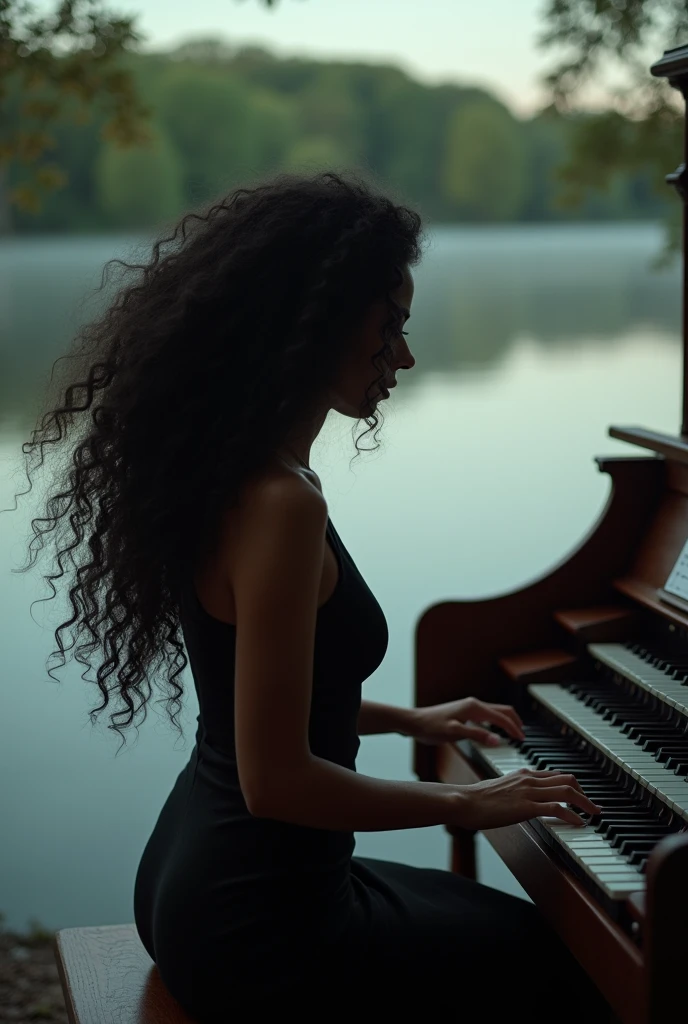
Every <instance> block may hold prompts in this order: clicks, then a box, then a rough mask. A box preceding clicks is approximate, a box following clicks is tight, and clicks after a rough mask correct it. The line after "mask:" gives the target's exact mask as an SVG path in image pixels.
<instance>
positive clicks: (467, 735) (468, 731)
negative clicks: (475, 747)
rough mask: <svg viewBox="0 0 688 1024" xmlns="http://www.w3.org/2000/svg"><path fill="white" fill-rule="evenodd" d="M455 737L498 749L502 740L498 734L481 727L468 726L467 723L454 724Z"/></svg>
mask: <svg viewBox="0 0 688 1024" xmlns="http://www.w3.org/2000/svg"><path fill="white" fill-rule="evenodd" d="M452 724H453V726H454V730H455V735H456V736H457V737H458V738H459V739H464V740H474V741H475V742H476V743H486V744H487V745H488V746H490V747H498V746H499V744H500V743H501V740H500V738H499V736H498V735H497V733H496V732H492V731H491V730H490V729H485V728H483V727H482V726H480V725H466V723H465V722H454V723H452Z"/></svg>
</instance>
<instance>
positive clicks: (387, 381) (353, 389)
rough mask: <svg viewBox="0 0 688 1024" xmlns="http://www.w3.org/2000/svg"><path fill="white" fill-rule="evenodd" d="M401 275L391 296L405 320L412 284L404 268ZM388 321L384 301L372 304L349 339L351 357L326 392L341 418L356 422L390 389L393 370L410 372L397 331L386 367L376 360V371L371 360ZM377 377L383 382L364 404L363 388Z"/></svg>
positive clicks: (402, 337)
mask: <svg viewBox="0 0 688 1024" xmlns="http://www.w3.org/2000/svg"><path fill="white" fill-rule="evenodd" d="M402 274H403V280H402V282H401V284H400V285H399V287H398V288H396V289H395V290H394V291H392V293H391V295H392V298H394V299H395V300H396V302H398V304H399V305H400V306H401V307H402V309H403V310H404V312H403V314H402V316H403V317H405V318H407V316H408V315H410V312H411V303H412V301H413V290H414V283H413V278H412V276H411V272H410V270H409V269H408V267H404V268H403V270H402ZM388 318H389V311H388V308H387V304H386V302H384V301H381V302H377V303H375V305H374V306H372V307H371V310H370V312H369V313H368V315H367V317H366V318H365V320H364V321H363V323H362V325H361V327H360V328H359V329H358V331H357V332H356V334H355V335H354V337H353V339H352V349H351V351H352V355H351V358H350V359H349V360H348V362H347V363H346V364H345V366H344V367H343V369H342V371H341V373H340V376H339V380H338V382H337V384H336V385H335V387H334V388H333V389H332V390H331V392H330V407H331V408H332V409H335V410H336V411H337V412H340V413H342V414H343V415H344V416H350V417H352V418H354V419H359V418H360V417H362V416H367V415H369V414H370V413H371V412H372V411H373V410H374V409H375V408H376V406H377V404H378V403H379V402H380V401H382V400H383V399H384V398H388V397H389V395H388V392H387V391H385V390H384V387H385V385H386V386H387V387H390V386H392V387H393V386H394V384H395V381H396V374H397V370H398V369H400V368H401V367H403V368H405V369H409V370H410V369H411V367H412V366H414V365H415V362H416V361H415V359H414V358H413V355H412V354H411V350H410V348H409V346H408V343H407V340H406V337H405V335H404V334H402V333H401V330H402V329H403V328H401V329H400V330H399V331H398V332H397V333H396V334H395V336H394V338H393V339H392V341H391V343H390V344H391V348H392V354H391V356H390V357H389V358H390V363H389V365H388V366H386V365H385V361H384V358H383V357H379V358H378V360H377V363H378V367H379V369H376V367H375V364H374V363H373V361H372V360H373V356H374V355H375V353H376V352H379V351H380V349H381V348H382V345H383V343H384V339H383V336H382V327H383V324H384V323H385V322H386V320H387V319H388ZM381 374H384V378H383V381H381V382H380V383H379V384H378V385H377V386H376V393H375V394H371V398H370V399H369V401H368V402H366V389H367V388H369V387H370V386H371V385H372V384H373V383H374V382H375V380H376V379H377V378H378V377H379V376H380V375H381ZM371 402H372V405H371V404H370V403H371Z"/></svg>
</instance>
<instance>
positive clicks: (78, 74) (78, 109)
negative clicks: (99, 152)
mask: <svg viewBox="0 0 688 1024" xmlns="http://www.w3.org/2000/svg"><path fill="white" fill-rule="evenodd" d="M35 10H36V7H35V4H33V3H30V2H27V0H0V111H2V110H3V107H5V111H4V113H5V114H6V115H7V113H8V111H7V106H8V103H7V101H8V100H9V98H10V94H11V93H12V94H13V96H14V97H15V110H14V113H15V115H16V114H17V113H18V117H17V116H15V117H8V116H5V117H2V119H1V120H0V125H2V128H4V129H7V128H8V127H9V128H10V130H9V131H8V130H2V128H0V202H1V201H2V197H3V194H4V189H3V188H2V184H3V177H4V175H5V174H6V169H7V165H8V164H10V165H11V163H12V162H16V163H18V164H19V165H20V166H22V167H23V168H26V169H27V173H26V174H25V175H23V176H22V180H21V181H20V182H19V183H17V184H16V185H15V187H14V188H13V189H12V190H11V191H10V194H9V200H10V202H12V203H15V204H16V205H17V206H19V208H20V209H28V210H33V211H36V210H38V209H40V206H41V195H42V194H44V193H45V192H46V191H48V190H50V189H53V188H56V187H60V186H62V185H64V184H65V177H64V174H63V172H62V170H61V169H60V167H59V166H58V165H57V164H56V163H54V162H51V161H50V160H48V159H45V155H46V154H47V153H48V152H49V151H50V150H51V149H54V147H55V136H54V134H52V133H51V131H50V130H49V129H50V128H51V126H52V125H53V124H54V123H55V122H56V121H57V120H58V119H59V118H60V117H61V116H63V115H64V114H65V113H66V112H68V113H69V114H70V115H71V116H72V117H73V118H75V121H74V123H76V124H83V123H85V122H87V121H88V120H89V118H90V117H91V115H92V112H93V109H94V108H95V107H97V106H98V105H100V104H105V106H106V108H108V109H109V117H108V119H107V120H106V122H105V123H104V124H103V129H102V130H103V135H104V137H105V138H108V139H113V140H115V141H117V142H119V143H120V144H122V145H125V146H126V145H135V144H137V143H141V142H145V140H146V138H147V134H146V131H145V118H146V115H147V110H146V107H145V106H144V105H143V104H142V103H141V101H140V99H139V97H138V96H137V95H136V93H135V91H134V90H133V88H132V83H131V80H130V78H129V76H128V75H127V73H126V71H125V70H124V69H123V68H122V67H121V66H120V65H119V64H118V63H117V57H118V56H119V55H120V54H122V53H124V52H126V51H127V50H128V49H129V48H130V47H131V46H132V45H134V44H135V43H136V42H137V41H138V40H139V39H140V36H139V34H138V33H137V32H136V31H135V29H134V28H133V21H134V19H133V18H132V17H123V16H120V15H116V14H111V13H110V12H109V11H107V10H106V9H104V8H103V6H102V3H101V0H61V2H60V3H58V4H57V6H56V8H55V10H54V12H52V13H50V14H48V15H44V16H36V13H35ZM17 96H18V97H20V100H19V104H18V110H17V109H16V97H17ZM73 100H77V101H78V102H77V103H76V104H74V103H73V102H72V101H73ZM5 217H6V211H5ZM2 219H3V215H2V212H0V222H1V221H2Z"/></svg>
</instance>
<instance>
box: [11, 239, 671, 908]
mask: <svg viewBox="0 0 688 1024" xmlns="http://www.w3.org/2000/svg"><path fill="white" fill-rule="evenodd" d="M661 241H662V232H661V229H660V228H658V227H654V226H652V225H645V226H637V225H621V226H566V227H557V226H548V227H543V228H540V227H538V228H525V227H514V228H508V229H502V228H488V229H481V230H457V229H453V228H452V229H446V230H438V231H436V233H435V234H434V236H433V244H432V248H431V250H430V251H429V252H428V254H427V256H426V258H425V261H424V263H423V264H422V265H421V266H420V267H418V268H417V269H416V271H415V278H416V296H415V299H414V303H413V316H412V319H411V321H410V323H409V331H410V334H409V341H410V343H411V347H412V350H413V351H414V354H415V356H416V360H417V362H416V366H415V368H414V370H413V371H412V372H410V373H404V372H400V373H399V387H398V388H397V389H396V391H395V392H393V394H392V397H391V399H390V400H389V401H388V402H386V403H385V404H384V412H385V417H386V423H385V426H384V428H383V430H382V432H381V440H382V447H381V448H380V449H379V450H378V451H377V452H376V453H374V454H371V455H368V456H366V457H365V458H363V457H362V458H360V459H357V460H356V462H355V463H354V465H353V468H352V469H351V470H350V469H349V459H350V456H351V454H352V443H351V427H352V423H353V421H351V420H346V419H344V418H343V417H341V416H339V415H338V414H335V413H333V414H331V419H330V420H329V421H328V422H327V424H326V426H325V428H324V431H323V433H322V435H321V437H320V438H319V439H318V441H317V442H316V446H315V447H314V450H313V459H312V463H313V466H314V468H315V469H316V470H317V472H318V473H319V475H320V477H321V479H322V482H323V488H324V492H325V496H326V498H327V500H328V504H329V507H330V513H331V516H332V518H333V520H334V522H335V524H336V526H337V530H338V531H339V533H340V534H341V536H342V538H343V540H344V543H345V544H346V545H347V547H348V548H349V550H350V551H351V553H352V555H353V556H354V558H355V559H356V561H357V563H358V565H359V567H360V569H361V571H362V572H363V574H364V576H365V577H366V579H367V581H368V583H369V585H370V586H371V588H372V589H373V591H374V593H375V594H376V596H377V598H378V600H379V601H380V603H381V605H382V607H383V608H384V610H385V613H386V615H387V619H388V623H389V632H390V643H389V649H388V653H387V656H386V658H385V660H384V661H383V663H382V665H381V666H380V668H379V669H378V670H377V672H376V673H375V674H374V675H373V676H371V677H370V679H369V680H368V681H367V682H366V684H365V687H364V692H365V695H366V696H367V697H368V698H370V699H373V700H379V701H386V702H389V703H392V704H403V705H408V704H410V703H412V700H413V698H412V686H413V638H414V629H415V624H416V622H417V620H418V618H419V616H420V615H421V614H422V612H423V611H424V609H426V608H427V607H428V606H429V605H431V604H434V603H436V602H438V601H442V600H446V599H451V598H462V599H471V598H482V597H486V596H492V595H495V594H498V593H503V592H505V591H510V590H514V589H517V588H520V587H522V586H523V585H524V584H526V583H527V582H529V581H530V580H532V579H533V578H534V577H536V576H539V575H540V574H542V573H544V572H546V571H547V570H549V569H550V568H551V567H552V566H553V565H554V564H555V563H556V562H558V561H560V560H561V559H563V558H565V557H566V555H567V553H569V552H571V550H572V549H573V548H574V547H576V546H577V545H578V543H579V542H580V541H581V539H582V538H583V537H584V536H585V535H586V534H587V532H588V531H589V530H590V529H591V527H592V525H593V524H594V523H595V521H596V519H597V517H598V515H599V514H600V512H601V510H602V508H603V506H604V504H605V501H606V498H607V494H608V480H607V477H606V476H604V475H602V474H600V473H598V471H597V469H596V466H595V465H594V463H593V456H595V455H596V454H613V453H615V452H621V453H626V454H636V453H638V454H640V452H639V450H638V449H633V448H631V447H630V446H628V445H625V444H623V443H622V442H618V441H614V440H612V439H609V438H608V437H607V436H606V431H607V427H608V426H609V425H610V424H611V423H615V424H641V425H644V426H648V427H653V428H655V429H658V430H664V431H668V432H674V431H676V430H677V429H678V425H679V404H680V403H679V371H680V349H679V330H680V326H679V325H680V319H679V318H680V285H679V268H678V265H674V266H673V267H671V268H670V269H668V270H664V271H662V272H661V273H657V272H654V271H653V270H652V269H651V268H650V262H651V260H652V258H653V257H654V256H655V255H656V253H657V252H658V250H659V248H660V246H661ZM135 242H136V240H135V239H126V238H125V239H123V238H121V237H119V238H97V239H93V238H91V239H74V238H64V239H61V238H57V239H55V238H51V239H34V240H30V241H13V242H7V241H5V242H2V243H0V359H1V363H0V370H1V372H0V507H2V508H8V507H12V506H13V505H14V494H15V492H17V491H23V490H24V489H25V488H26V486H27V485H26V476H25V474H24V470H23V465H24V463H23V456H22V455H21V442H22V441H23V440H25V439H27V438H28V436H29V432H30V430H31V428H32V427H33V425H34V422H35V416H36V413H37V412H38V409H39V404H40V403H39V399H40V395H41V392H42V389H43V387H44V385H45V384H46V382H47V380H48V378H49V375H50V368H51V366H52V363H53V361H54V359H56V358H57V356H59V355H61V354H62V353H63V352H64V351H65V347H66V346H67V344H68V342H69V340H70V338H71V336H72V333H73V331H74V328H75V326H76V325H77V324H78V322H79V321H80V320H83V319H86V318H88V316H89V315H92V314H93V313H95V310H96V308H97V300H96V302H95V303H94V302H92V301H90V300H89V301H88V302H86V303H85V304H84V301H83V300H84V299H86V298H87V296H88V294H89V291H90V289H92V288H95V287H97V286H98V284H99V283H100V272H101V269H102V266H103V264H104V262H105V261H106V260H107V259H110V258H111V257H112V256H115V255H118V256H124V257H126V255H127V253H128V252H131V248H132V246H133V245H134V244H135ZM60 365H62V364H60ZM360 432H362V428H361V427H359V433H360ZM366 443H367V444H370V440H369V438H368V439H367V440H366ZM46 483H47V481H43V479H42V477H41V476H40V474H36V476H35V484H34V490H33V491H32V492H31V494H30V495H27V496H24V497H21V498H20V499H19V509H18V511H17V512H14V513H4V514H2V515H0V611H1V613H2V623H3V642H2V646H1V648H0V686H1V687H2V696H3V702H2V706H3V714H2V716H0V750H1V751H2V754H1V755H0V757H1V758H2V768H3V782H4V785H3V786H2V793H3V795H2V807H1V811H2V821H3V824H4V829H3V833H4V836H3V838H4V841H3V844H2V849H1V850H0V910H2V911H4V912H5V913H6V914H7V919H8V925H9V926H10V927H15V928H24V927H25V926H26V925H27V924H28V922H29V920H30V919H31V918H34V917H35V918H38V919H39V920H41V921H42V923H44V924H45V925H46V926H48V927H52V928H56V927H69V926H73V925H78V924H81V925H95V924H115V923H121V922H129V921H132V920H133V911H132V889H133V881H134V874H135V871H136V866H137V864H138V859H139V856H140V854H141V851H142V849H143V846H144V844H145V842H146V839H147V837H148V834H149V832H150V829H151V828H152V826H153V823H154V821H155V818H156V816H157V813H158V811H159V809H160V807H161V805H162V803H163V801H164V799H165V797H166V795H167V793H168V791H169V788H170V787H171V785H172V783H173V782H174V779H175V777H176V775H177V773H178V772H179V770H180V769H181V768H182V766H183V764H184V763H185V761H186V760H187V758H188V756H189V752H190V750H191V748H192V746H193V742H194V731H195V724H196V723H195V719H196V715H197V713H198V707H197V703H196V701H195V698H194V696H193V685H192V681H191V678H190V675H188V669H187V676H186V677H185V682H186V685H187V695H188V697H187V706H186V709H185V714H184V716H183V717H182V718H181V722H182V725H183V728H184V740H180V739H179V737H178V735H177V733H176V732H175V731H174V730H173V728H172V727H171V726H170V725H169V724H168V720H167V717H166V712H165V710H164V705H163V704H160V705H157V706H155V707H151V713H150V714H149V717H148V720H147V722H146V723H145V725H144V726H143V727H142V728H141V730H140V733H139V738H138V740H135V734H134V733H133V732H131V733H130V738H129V741H128V748H126V749H123V750H122V752H121V753H120V755H119V756H118V757H117V758H116V759H115V757H114V754H115V750H116V749H117V746H118V743H119V741H118V739H117V737H114V738H113V737H112V735H111V734H109V733H108V731H107V729H106V727H105V724H103V723H101V724H100V725H99V726H97V727H96V728H95V729H93V728H92V727H91V725H90V723H89V720H88V718H87V711H88V710H89V709H90V708H91V707H93V706H95V704H96V703H97V702H98V700H97V698H98V691H97V689H96V686H95V684H94V683H93V682H90V681H84V680H83V679H82V678H81V675H82V673H84V672H85V671H86V670H85V669H84V667H83V666H81V665H79V664H78V663H77V664H76V665H75V664H74V662H73V661H70V662H68V664H67V666H66V667H65V668H64V669H62V670H61V671H59V673H56V674H57V675H58V678H59V680H60V682H59V683H55V682H53V681H52V680H51V679H50V678H49V677H48V676H47V673H46V669H45V663H46V659H47V658H48V655H49V654H50V652H51V651H52V649H53V647H54V635H53V633H54V630H55V628H56V627H57V626H58V625H59V624H60V623H61V622H62V621H63V620H64V619H66V618H68V617H69V614H70V613H69V612H68V611H67V609H66V605H67V604H68V602H67V600H66V598H65V597H64V595H63V594H62V592H61V591H58V597H57V598H55V599H54V600H51V601H47V602H46V603H44V604H37V605H35V606H34V608H33V609H32V610H31V613H30V612H29V604H30V602H31V601H32V600H33V599H36V598H47V597H49V596H50V594H51V591H50V588H49V586H48V585H47V583H45V582H44V580H43V579H42V576H41V573H47V572H48V571H51V570H53V562H52V551H51V549H48V553H47V555H43V556H42V557H41V558H40V559H39V561H38V564H37V566H36V567H35V568H34V570H33V571H32V573H30V574H24V575H19V574H16V575H13V574H12V573H11V571H10V570H11V569H12V568H17V567H18V566H19V565H21V564H23V562H24V559H25V551H26V544H27V542H28V539H29V538H30V536H32V534H31V533H30V527H29V523H30V519H31V516H32V515H38V514H40V511H39V510H42V506H41V505H40V496H41V492H42V489H43V487H44V486H45V485H46ZM63 640H64V642H65V643H67V642H68V637H67V636H65V635H64V634H63ZM96 667H97V666H96ZM94 675H95V667H94V668H93V669H91V670H89V671H88V678H89V680H92V679H93V678H94ZM156 696H157V697H160V696H161V694H160V693H158V694H156ZM104 721H107V719H105V720H104ZM411 757H412V749H411V743H410V741H409V740H406V739H403V738H401V737H399V736H379V737H365V738H364V739H363V742H362V746H361V751H360V755H359V761H358V768H359V771H360V772H362V773H364V774H368V775H374V776H378V777H384V778H390V779H400V780H404V779H415V776H414V775H413V773H412V770H411ZM357 852H358V853H359V854H360V855H366V856H372V857H381V858H387V859H391V860H402V861H406V862H408V863H412V864H418V865H424V866H430V867H446V866H447V865H448V856H449V846H448V840H447V837H446V833H445V831H444V829H443V828H442V827H441V826H438V827H436V828H424V829H411V830H408V831H397V832H379V833H360V834H359V835H358V836H357ZM480 869H481V877H482V880H483V881H486V882H488V883H490V884H493V885H495V886H497V887H499V888H504V889H507V890H508V891H512V892H521V890H520V888H519V887H518V885H517V884H516V883H515V881H514V880H513V879H512V877H511V875H510V874H509V872H507V871H506V869H505V868H504V867H503V865H502V864H501V862H500V861H499V860H498V859H497V858H496V857H495V856H494V854H492V851H491V849H490V848H489V847H488V845H487V843H485V842H483V843H482V844H481V847H480Z"/></svg>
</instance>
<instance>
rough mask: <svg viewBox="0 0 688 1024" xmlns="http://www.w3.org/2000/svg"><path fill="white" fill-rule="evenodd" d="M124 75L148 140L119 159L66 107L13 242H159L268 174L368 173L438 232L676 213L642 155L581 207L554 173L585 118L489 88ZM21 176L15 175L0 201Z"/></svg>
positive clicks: (200, 42)
mask: <svg viewBox="0 0 688 1024" xmlns="http://www.w3.org/2000/svg"><path fill="white" fill-rule="evenodd" d="M119 64H120V67H121V70H122V71H123V72H127V73H129V74H131V76H132V79H133V81H134V84H135V86H136V89H137V92H138V94H139V95H140V96H141V97H142V98H143V100H144V101H145V103H146V105H147V106H148V108H149V111H150V119H149V122H148V126H147V133H146V134H147V141H146V142H142V141H137V142H134V144H132V145H130V146H128V147H122V145H121V144H120V143H119V142H118V141H117V140H115V139H114V138H111V137H109V135H108V132H107V131H104V126H105V125H106V120H107V115H106V112H105V111H104V110H102V111H99V110H98V109H97V107H96V109H95V110H94V111H93V112H92V113H91V114H90V120H87V121H85V122H84V120H83V118H81V119H80V118H79V116H78V114H77V100H76V99H75V100H74V101H70V100H69V99H67V101H66V103H65V105H64V109H63V111H62V116H61V117H60V118H59V120H57V121H56V122H55V123H54V124H53V125H52V126H51V136H52V143H51V150H52V154H51V155H52V157H53V158H54V160H55V162H56V164H57V165H59V167H60V168H61V170H62V172H63V180H62V184H61V186H60V187H59V188H57V189H56V190H54V191H52V192H51V193H50V194H49V195H47V196H46V197H45V198H44V199H43V201H42V204H41V208H40V209H39V210H37V211H29V210H23V209H12V210H11V216H10V223H9V230H10V231H12V232H15V233H36V232H38V233H45V232H68V231H69V232H101V231H113V230H131V229H139V228H148V227H154V226H157V225H159V224H161V223H163V222H169V221H172V220H174V219H176V218H178V217H179V216H180V215H181V214H182V213H183V212H184V211H185V210H187V209H189V208H190V207H196V206H198V205H199V204H203V203H205V202H207V201H209V200H212V199H213V198H216V197H218V196H220V195H223V194H225V193H227V192H228V191H230V190H231V189H232V188H234V187H236V186H237V185H240V184H247V185H250V184H251V183H252V182H254V181H255V180H256V179H257V178H260V177H262V176H265V175H268V174H271V173H273V172H276V171H280V170H297V171H308V170H315V169H320V168H333V169H337V168H355V169H358V170H359V171H360V172H361V173H363V174H370V175H371V176H372V177H373V178H374V179H375V180H376V181H377V182H379V183H380V184H381V185H383V186H385V187H388V188H389V189H391V190H393V192H394V193H395V195H396V196H397V198H398V199H399V200H401V201H406V202H408V203H410V204H412V205H414V206H416V207H417V208H418V209H419V210H420V211H421V213H422V214H423V215H424V216H425V217H427V218H428V219H429V220H430V221H433V222H435V223H471V224H475V223H489V222H499V223H504V222H543V221H561V220H573V219H576V220H615V219H616V220H618V219H624V220H629V219H648V218H652V219H656V218H659V217H664V216H666V214H667V210H668V209H669V207H670V205H671V204H672V203H673V202H675V199H673V198H672V196H671V194H670V192H669V190H668V189H666V186H664V187H663V186H662V183H661V180H658V175H657V172H656V167H653V165H652V157H653V154H651V153H648V164H647V166H643V164H642V161H641V162H640V163H636V164H634V165H633V166H630V167H623V166H622V167H620V168H617V169H615V170H614V173H613V174H611V175H610V176H609V178H608V180H607V182H606V188H604V189H600V188H596V187H592V186H591V187H589V188H588V189H586V190H585V192H584V194H583V195H582V196H581V195H577V196H576V201H575V203H574V201H573V199H572V198H571V197H570V196H567V185H566V180H565V176H562V175H561V173H560V172H561V168H562V167H563V166H564V165H565V163H566V160H567V158H568V156H569V154H570V149H571V141H572V139H573V137H574V134H575V132H576V130H577V129H578V130H579V129H580V126H581V121H584V120H585V118H586V116H590V115H585V114H581V113H575V114H573V113H562V112H561V111H559V110H557V109H556V108H555V107H554V106H552V107H549V108H548V109H547V110H544V111H542V112H540V113H538V114H537V115H535V116H533V117H527V118H520V117H517V116H516V115H515V114H514V113H513V112H512V111H510V110H509V109H508V107H507V106H506V105H505V104H504V103H502V102H501V101H500V100H499V99H498V98H497V97H496V96H495V95H493V94H492V93H491V92H489V91H488V90H486V89H482V88H475V87H470V86H463V85H458V84H449V83H445V84H440V85H427V84H423V83H421V82H418V81H415V80H414V79H413V78H411V77H410V76H409V75H407V74H406V73H405V72H404V71H403V70H401V69H399V68H397V67H394V66H392V65H371V64H367V63H363V62H360V63H358V62H344V61H327V62H324V61H317V60H307V59H303V58H280V57H278V56H276V55H274V54H272V53H270V52H269V51H267V50H265V49H262V48H256V47H241V48H233V47H232V46H231V45H229V44H228V43H225V42H223V41H221V40H220V41H218V40H204V39H197V40H190V41H188V42H187V43H184V44H182V45H181V46H179V47H177V48H175V49H173V50H167V51H158V52H148V53H141V52H138V53H134V52H125V53H123V54H121V56H120V57H119ZM6 86H7V90H6V98H5V104H4V114H5V118H9V119H10V121H9V128H10V129H12V119H14V126H15V129H18V128H19V126H20V121H21V127H22V129H24V130H26V128H27V125H26V123H25V122H26V114H25V113H23V112H22V110H21V88H20V80H19V78H18V77H17V78H16V79H15V80H13V79H12V78H11V77H10V80H9V81H8V82H7V83H6ZM46 89H47V87H46ZM41 99H43V100H44V101H46V102H47V101H48V100H49V94H48V92H46V95H45V96H44V97H40V96H39V97H38V101H39V104H40V100H41ZM70 105H71V107H72V108H73V109H70ZM75 115H77V116H75ZM614 116H615V118H616V120H617V121H618V120H619V119H621V121H622V122H623V121H624V117H623V115H622V114H615V115H614ZM629 125H630V122H629ZM676 137H677V140H678V138H679V136H678V134H677V136H676ZM679 158H680V154H679V152H677V153H676V161H677V162H678V160H679ZM669 169H671V168H667V170H669ZM26 173H27V172H26V170H25V169H24V168H23V166H22V164H21V162H15V163H14V164H12V165H11V166H10V168H9V174H8V175H7V180H6V181H5V184H4V187H5V188H7V189H16V188H20V187H21V184H22V176H23V175H25V174H26Z"/></svg>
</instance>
